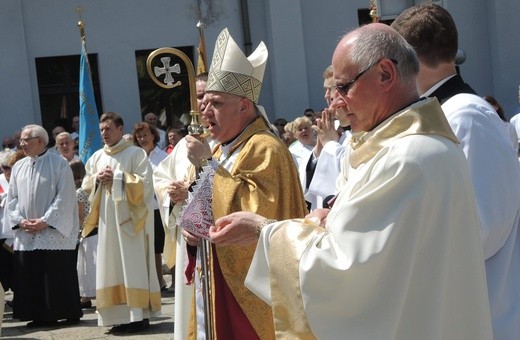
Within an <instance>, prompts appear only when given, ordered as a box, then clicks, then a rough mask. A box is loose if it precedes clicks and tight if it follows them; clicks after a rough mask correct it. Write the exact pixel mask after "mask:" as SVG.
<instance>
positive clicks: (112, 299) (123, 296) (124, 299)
mask: <svg viewBox="0 0 520 340" xmlns="http://www.w3.org/2000/svg"><path fill="white" fill-rule="evenodd" d="M96 302H97V308H98V309H102V308H106V307H111V306H116V305H127V306H128V307H130V308H142V309H151V310H153V311H159V310H161V293H160V292H149V291H148V289H144V288H129V287H125V286H124V285H117V286H113V287H107V288H103V289H97V290H96Z"/></svg>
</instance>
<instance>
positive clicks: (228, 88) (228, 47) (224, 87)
mask: <svg viewBox="0 0 520 340" xmlns="http://www.w3.org/2000/svg"><path fill="white" fill-rule="evenodd" d="M267 54H268V53H267V47H266V46H265V44H264V43H263V42H260V45H258V47H257V48H256V50H255V51H254V52H253V53H252V54H251V55H250V56H249V57H247V58H246V56H245V54H244V53H243V52H242V50H241V49H240V48H239V47H238V45H237V44H236V43H235V41H234V40H233V38H232V37H231V35H230V34H229V31H228V29H227V28H224V30H222V32H220V34H219V35H218V37H217V41H216V44H215V51H214V52H213V59H212V61H211V66H210V68H209V72H208V82H207V85H206V91H207V92H210V91H216V92H224V93H230V94H234V95H237V96H241V97H246V98H248V99H249V100H251V101H252V102H253V103H255V104H258V98H259V97H260V90H261V89H262V80H263V78H264V71H265V65H266V63H267Z"/></svg>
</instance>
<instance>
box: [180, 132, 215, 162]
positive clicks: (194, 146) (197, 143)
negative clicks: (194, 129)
mask: <svg viewBox="0 0 520 340" xmlns="http://www.w3.org/2000/svg"><path fill="white" fill-rule="evenodd" d="M185 138H186V146H187V148H188V159H189V160H190V162H191V164H193V165H195V166H196V167H197V168H200V167H201V165H202V164H204V163H205V162H206V161H207V160H208V159H209V158H211V149H210V147H209V144H208V142H207V141H206V140H205V139H202V140H200V139H198V138H196V137H195V136H190V135H188V136H186V137H185Z"/></svg>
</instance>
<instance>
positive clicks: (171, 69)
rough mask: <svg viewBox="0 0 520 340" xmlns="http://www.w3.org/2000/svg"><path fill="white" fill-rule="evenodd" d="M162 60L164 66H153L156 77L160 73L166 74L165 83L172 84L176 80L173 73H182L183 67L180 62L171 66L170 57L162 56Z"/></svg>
mask: <svg viewBox="0 0 520 340" xmlns="http://www.w3.org/2000/svg"><path fill="white" fill-rule="evenodd" d="M161 62H162V64H163V66H164V67H159V66H155V67H154V68H153V71H154V73H155V76H156V77H159V76H160V75H162V74H164V83H165V84H166V85H168V86H170V85H172V84H173V82H174V81H175V80H174V79H173V76H172V73H177V74H180V73H181V67H180V66H179V64H175V65H173V66H170V57H162V58H161Z"/></svg>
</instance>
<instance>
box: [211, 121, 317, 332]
mask: <svg viewBox="0 0 520 340" xmlns="http://www.w3.org/2000/svg"><path fill="white" fill-rule="evenodd" d="M239 138H240V140H239V141H238V142H237V143H236V145H234V148H235V149H236V148H237V147H239V146H242V145H243V147H242V149H241V150H240V152H239V154H238V156H237V159H236V161H235V163H234V166H233V169H232V170H231V172H230V173H229V172H228V171H227V170H225V169H223V168H222V167H219V168H218V169H217V173H216V174H215V177H214V189H213V217H214V218H215V219H217V218H219V217H221V216H224V215H227V214H229V213H231V212H235V211H241V210H245V211H252V212H255V213H258V214H260V215H262V216H264V217H266V218H274V219H280V220H282V219H288V218H296V217H301V216H305V214H306V213H307V210H306V204H305V200H304V199H303V195H298V194H297V193H299V192H302V191H301V190H302V189H301V186H300V182H299V180H298V173H297V171H296V168H295V166H294V161H293V160H292V157H291V155H290V154H289V152H288V151H287V148H284V147H283V144H282V143H281V140H280V139H279V138H277V137H276V136H274V135H273V134H272V133H270V132H268V127H267V125H266V123H265V122H264V120H263V119H262V118H261V117H258V118H257V119H256V120H255V121H254V122H253V123H252V124H251V125H250V126H249V127H248V128H247V129H246V130H245V131H244V132H243V133H242V135H241V136H240V137H239ZM233 151H234V150H230V153H232V152H233ZM219 155H220V149H218V150H217V152H216V153H215V157H216V158H217V159H218V157H219ZM255 249H256V244H254V245H251V246H247V247H237V246H216V253H217V256H218V261H219V265H220V268H221V269H222V273H223V276H224V278H225V280H226V283H227V284H228V286H229V288H230V290H231V291H232V292H233V295H234V297H235V299H236V300H237V302H238V303H239V305H240V307H241V308H242V310H243V311H244V313H245V314H246V316H247V318H248V319H249V320H250V322H251V324H252V325H253V328H254V329H255V331H256V333H257V334H258V336H259V337H260V338H261V339H274V325H273V323H272V322H269V321H270V320H272V311H271V308H270V307H269V306H268V305H267V304H266V303H265V302H263V301H262V300H260V299H259V298H258V297H257V296H256V295H254V294H253V293H252V292H251V291H250V290H249V289H247V288H246V287H245V286H244V281H245V276H246V274H247V271H248V269H249V265H250V263H251V260H252V258H253V254H254V251H255Z"/></svg>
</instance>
